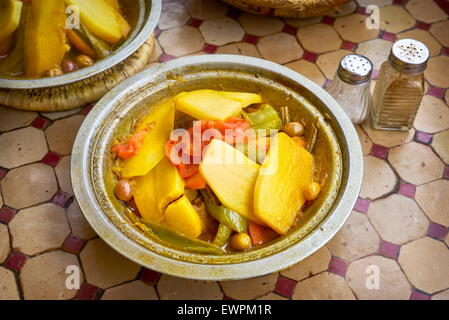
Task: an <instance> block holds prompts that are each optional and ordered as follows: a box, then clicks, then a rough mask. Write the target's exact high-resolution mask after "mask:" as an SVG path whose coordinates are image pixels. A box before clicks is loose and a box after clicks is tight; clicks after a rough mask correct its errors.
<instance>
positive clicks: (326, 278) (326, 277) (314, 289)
mask: <svg viewBox="0 0 449 320" xmlns="http://www.w3.org/2000/svg"><path fill="white" fill-rule="evenodd" d="M292 299H293V300H334V299H335V300H355V296H354V294H353V293H352V291H351V289H350V288H349V286H348V284H347V283H346V281H345V279H344V278H342V277H340V276H337V275H335V274H333V273H329V272H323V273H320V274H318V275H316V276H313V277H311V278H307V279H305V280H302V281H300V282H298V284H297V285H296V288H295V293H294V294H293V297H292Z"/></svg>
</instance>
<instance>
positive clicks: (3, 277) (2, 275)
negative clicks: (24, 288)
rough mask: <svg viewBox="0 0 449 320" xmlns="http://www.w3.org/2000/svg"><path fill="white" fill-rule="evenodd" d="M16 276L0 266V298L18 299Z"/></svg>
mask: <svg viewBox="0 0 449 320" xmlns="http://www.w3.org/2000/svg"><path fill="white" fill-rule="evenodd" d="M19 299H20V297H19V291H18V290H17V285H16V278H15V276H14V273H13V272H12V271H11V270H8V269H6V268H4V267H2V266H0V300H19Z"/></svg>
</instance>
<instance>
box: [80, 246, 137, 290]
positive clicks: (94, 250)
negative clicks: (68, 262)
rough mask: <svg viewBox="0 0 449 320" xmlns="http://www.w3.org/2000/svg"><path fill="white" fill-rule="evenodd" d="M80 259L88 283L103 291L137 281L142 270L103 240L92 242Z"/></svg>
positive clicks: (82, 252) (85, 248)
mask: <svg viewBox="0 0 449 320" xmlns="http://www.w3.org/2000/svg"><path fill="white" fill-rule="evenodd" d="M80 258H81V263H82V264H83V269H84V272H85V276H86V280H87V282H88V283H90V284H92V285H94V286H97V287H99V288H103V289H107V288H109V287H112V286H115V285H118V284H120V283H122V282H125V281H129V280H133V279H135V278H136V276H137V273H138V272H139V270H140V266H138V265H137V264H135V263H134V262H132V261H131V260H128V259H126V258H125V257H123V256H122V255H121V254H119V253H118V252H116V251H115V250H114V249H112V248H111V247H109V246H108V245H107V244H106V243H105V242H104V241H103V240H101V239H95V240H90V241H89V242H88V243H87V245H86V246H85V247H84V249H83V251H81V254H80Z"/></svg>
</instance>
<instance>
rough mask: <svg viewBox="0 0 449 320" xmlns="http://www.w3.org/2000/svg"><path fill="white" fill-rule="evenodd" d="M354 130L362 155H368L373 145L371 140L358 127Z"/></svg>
mask: <svg viewBox="0 0 449 320" xmlns="http://www.w3.org/2000/svg"><path fill="white" fill-rule="evenodd" d="M355 130H356V131H357V134H358V136H359V140H360V144H361V145H362V152H363V155H364V156H366V155H368V154H369V153H370V151H371V147H372V146H373V143H372V142H371V139H370V138H369V137H368V135H367V134H366V133H365V131H364V130H363V129H362V127H361V126H360V125H358V126H357V127H355Z"/></svg>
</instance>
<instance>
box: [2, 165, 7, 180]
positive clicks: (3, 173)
mask: <svg viewBox="0 0 449 320" xmlns="http://www.w3.org/2000/svg"><path fill="white" fill-rule="evenodd" d="M7 173H8V170H6V169H5V168H1V167H0V181H2V179H3V178H4V177H5V176H6V174H7Z"/></svg>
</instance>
